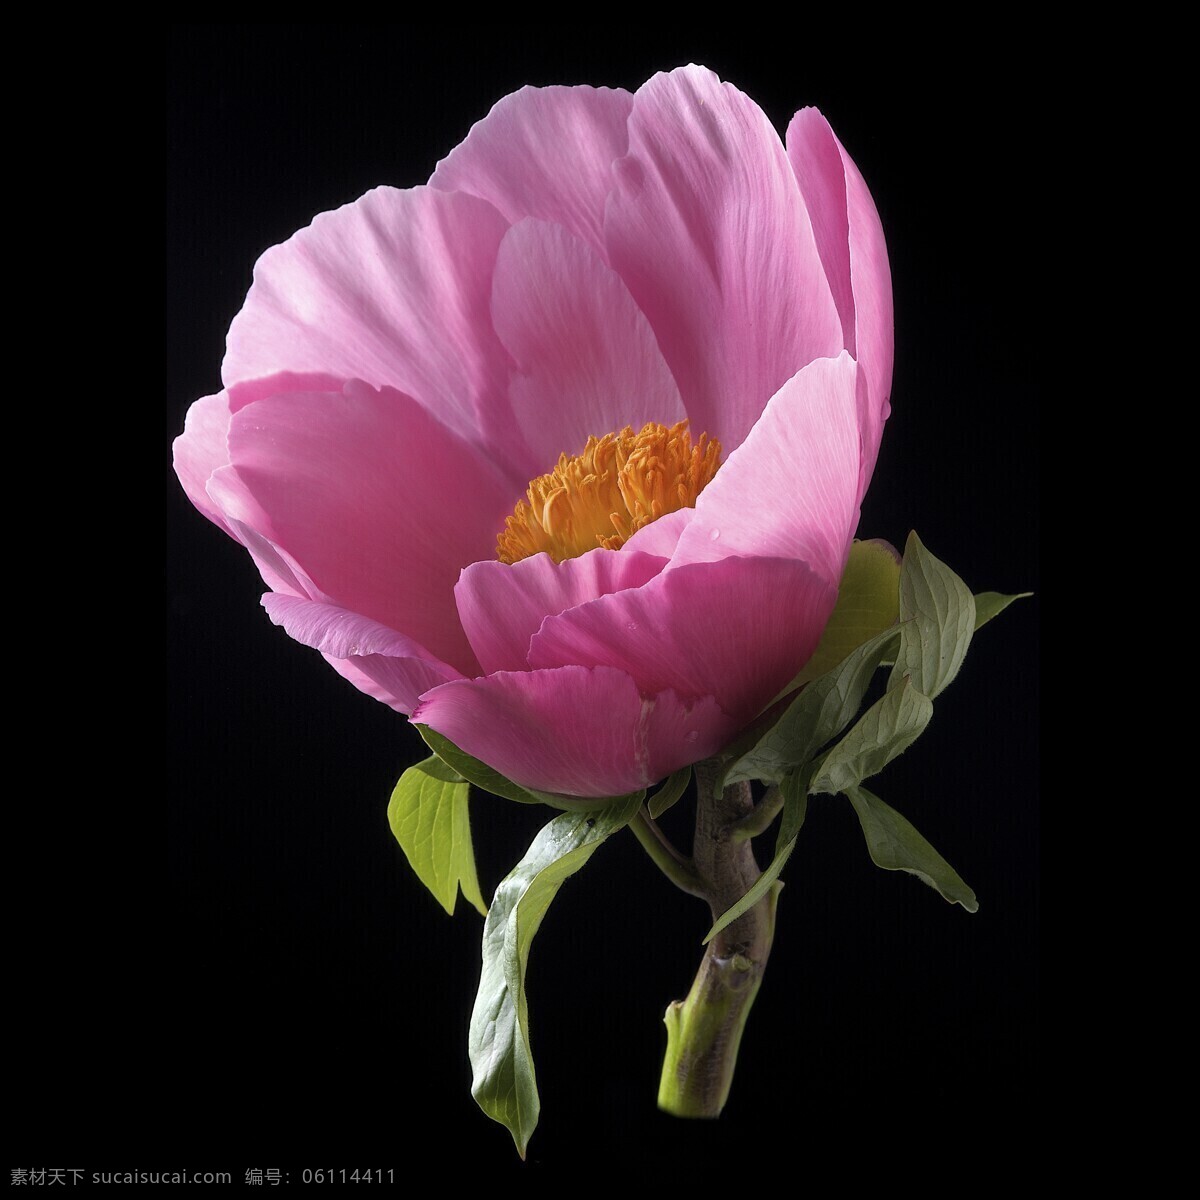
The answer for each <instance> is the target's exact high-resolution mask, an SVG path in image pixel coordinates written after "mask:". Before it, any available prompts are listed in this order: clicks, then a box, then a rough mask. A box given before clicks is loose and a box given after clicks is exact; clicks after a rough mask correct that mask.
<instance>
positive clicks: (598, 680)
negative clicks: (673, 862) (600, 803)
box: [412, 667, 735, 796]
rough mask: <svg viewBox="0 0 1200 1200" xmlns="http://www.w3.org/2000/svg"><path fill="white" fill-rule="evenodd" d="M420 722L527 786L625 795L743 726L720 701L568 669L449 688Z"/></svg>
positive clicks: (435, 694)
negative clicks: (645, 689) (647, 691)
mask: <svg viewBox="0 0 1200 1200" xmlns="http://www.w3.org/2000/svg"><path fill="white" fill-rule="evenodd" d="M412 719H413V721H414V722H417V723H419V724H423V725H429V726H430V727H431V728H433V729H435V730H436V731H437V732H438V733H440V734H442V735H443V736H444V737H448V738H449V739H450V740H451V741H452V742H454V744H455V745H457V746H458V747H459V748H460V749H462V750H465V751H466V752H467V753H468V754H471V755H474V757H476V758H478V759H481V760H482V761H483V762H485V763H487V764H488V765H489V766H490V767H493V768H494V769H495V770H497V771H499V772H500V773H501V774H502V775H505V776H507V777H508V778H509V779H512V780H514V781H515V782H516V783H519V784H521V785H522V786H523V787H531V788H537V789H539V790H541V791H546V792H560V793H562V794H564V795H568V796H619V795H622V794H624V793H626V792H631V791H635V790H637V789H638V788H643V787H648V786H649V785H650V784H652V783H655V782H657V781H658V780H660V779H662V778H664V777H665V776H667V775H669V774H670V773H671V772H672V771H674V770H677V769H678V768H679V767H682V766H685V765H686V764H688V763H691V762H696V761H698V760H699V759H702V758H707V757H709V756H710V755H712V754H714V753H716V751H717V750H719V749H720V748H721V746H723V745H724V744H725V743H726V742H727V741H728V740H729V739H730V738H731V737H732V736H733V734H734V732H735V727H734V725H733V724H732V722H731V721H730V720H729V718H728V716H726V714H725V713H723V712H722V711H721V710H720V708H719V707H718V706H717V704H716V703H715V702H714V701H713V699H712V697H711V696H704V697H701V698H700V699H698V700H690V701H689V700H684V699H681V698H680V697H679V696H677V695H676V694H675V693H674V692H669V691H667V692H661V693H659V694H658V695H649V696H646V695H643V694H642V693H640V692H639V691H638V688H637V686H636V685H635V683H634V681H633V680H632V679H631V678H630V677H629V676H628V675H626V674H624V673H622V672H621V671H613V670H609V669H608V668H605V667H598V668H596V669H595V670H585V669H584V668H582V667H563V668H561V669H559V670H555V671H523V672H500V673H499V674H496V675H490V676H488V677H487V678H486V679H465V680H462V681H461V682H457V683H448V684H445V685H444V686H443V687H439V688H434V690H433V691H431V692H429V693H428V694H427V695H425V696H423V697H422V700H421V705H420V707H419V708H418V709H417V710H416V712H414V713H413V716H412Z"/></svg>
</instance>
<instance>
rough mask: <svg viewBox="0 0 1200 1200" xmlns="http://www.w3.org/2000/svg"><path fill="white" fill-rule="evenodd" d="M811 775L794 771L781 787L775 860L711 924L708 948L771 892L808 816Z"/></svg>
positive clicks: (707, 939) (786, 777) (705, 940)
mask: <svg viewBox="0 0 1200 1200" xmlns="http://www.w3.org/2000/svg"><path fill="white" fill-rule="evenodd" d="M810 778H811V772H805V771H793V772H792V773H791V774H790V775H787V776H785V777H784V779H783V782H782V783H780V785H779V786H780V788H782V790H783V819H782V820H781V821H780V822H779V837H778V838H777V839H776V841H775V857H774V858H773V859H772V860H771V862H770V865H769V866H768V867H767V869H766V870H765V871H764V872H763V873H762V874H761V875H760V876H759V877H758V878H757V879H756V880H755V881H754V883H753V884H751V885H750V888H749V890H748V891H747V892H746V894H745V895H744V896H743V897H742V898H741V899H740V900H739V901H738V902H737V903H736V904H734V905H733V906H732V907H730V908H728V909H726V910H725V911H724V912H723V913H722V914H721V915H720V916H719V917H718V918H717V920H716V921H715V922H714V924H713V927H712V928H711V929H710V930H709V931H708V933H707V935H706V936H705V938H704V945H706V946H707V945H708V943H709V942H711V941H712V939H713V938H714V937H716V936H717V934H718V933H720V932H721V930H722V929H724V928H725V926H726V925H728V924H729V923H730V922H732V921H736V920H737V919H738V917H740V916H741V915H742V913H744V912H747V911H749V910H750V909H751V908H753V907H754V906H755V905H756V904H757V903H758V902H759V901H760V900H761V899H762V898H763V897H764V896H765V895H766V894H767V892H769V891H770V890H771V887H772V886H773V885H774V883H775V880H776V879H778V878H779V872H780V871H782V870H783V868H784V867H785V866H786V865H787V860H788V859H789V858H791V857H792V851H793V850H794V849H795V848H796V838H797V837H798V835H799V833H800V828H801V826H802V825H803V824H804V818H805V817H806V816H807V815H808V784H809V780H810Z"/></svg>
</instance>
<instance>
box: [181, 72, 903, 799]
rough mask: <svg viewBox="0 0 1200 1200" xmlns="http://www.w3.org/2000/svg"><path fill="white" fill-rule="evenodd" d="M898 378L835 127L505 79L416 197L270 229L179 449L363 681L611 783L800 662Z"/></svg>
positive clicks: (281, 611) (731, 103)
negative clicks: (511, 86)
mask: <svg viewBox="0 0 1200 1200" xmlns="http://www.w3.org/2000/svg"><path fill="white" fill-rule="evenodd" d="M891 370H892V301H891V285H890V278H889V272H888V265H887V255H886V250H885V247H884V241H883V233H882V230H881V227H880V223H879V218H878V216H877V214H876V211H875V206H874V204H873V202H872V200H871V197H870V195H869V193H868V191H867V188H866V185H865V184H864V183H863V180H862V177H861V176H860V175H859V173H858V171H857V169H856V168H855V166H854V164H853V163H852V162H851V161H850V159H849V157H848V156H847V155H846V153H845V151H844V150H843V149H842V147H841V144H840V143H839V142H838V140H837V138H836V137H835V136H834V135H833V133H832V131H831V130H830V128H829V125H828V124H827V122H826V121H825V119H824V118H823V117H822V116H821V114H820V113H818V112H817V111H816V110H815V109H803V110H801V111H800V112H799V113H797V114H796V116H795V117H794V118H793V119H792V122H791V124H790V125H789V127H788V131H787V139H786V146H785V145H784V144H781V142H780V140H779V137H778V135H777V134H776V133H775V131H774V130H773V129H772V128H771V126H770V124H769V122H768V121H767V119H766V117H765V116H764V115H763V113H762V112H761V110H760V109H759V108H758V107H757V106H756V105H755V104H754V103H753V102H752V101H751V100H749V99H748V98H747V97H746V96H745V95H743V94H742V93H741V92H739V91H738V90H737V89H735V88H734V87H733V86H731V85H730V84H727V83H722V82H721V81H720V80H718V79H717V78H716V76H714V75H713V74H712V73H711V72H709V71H707V70H705V69H704V68H701V67H696V66H689V67H685V68H682V69H680V70H676V71H672V72H670V73H669V74H660V75H656V76H655V77H654V78H653V79H651V80H650V81H649V82H647V83H646V84H645V85H644V86H643V87H641V88H640V89H639V90H638V91H637V93H636V94H633V95H631V94H629V93H628V92H625V91H621V90H609V89H603V88H591V87H573V88H568V87H549V88H524V89H522V90H521V91H519V92H517V93H514V94H513V95H510V96H507V97H505V98H504V99H503V100H501V101H500V102H499V103H498V104H496V106H495V107H494V108H493V109H492V111H491V112H490V113H489V114H488V116H487V117H486V118H484V120H482V121H480V122H479V123H478V124H477V125H475V127H474V128H473V129H472V130H471V132H470V134H469V135H468V137H467V138H466V140H465V141H464V142H463V143H462V144H461V145H459V146H458V147H456V148H455V149H454V150H453V151H452V152H451V153H450V155H449V156H448V157H447V158H445V159H444V160H443V161H442V162H441V163H439V164H438V166H437V169H436V170H435V172H434V174H433V177H432V178H431V180H430V182H429V185H428V186H426V187H417V188H411V189H408V190H396V189H393V188H384V187H381V188H377V189H375V190H374V191H371V192H369V193H368V194H367V195H365V196H363V197H362V198H361V199H360V200H358V201H357V202H355V203H353V204H350V205H347V206H346V207H344V208H341V209H338V210H337V211H336V212H330V213H324V214H322V215H320V216H318V217H317V218H316V219H315V220H314V221H313V222H312V224H311V225H310V226H308V227H307V228H306V229H302V230H301V231H300V232H299V233H297V234H295V235H294V236H293V237H292V238H291V239H290V240H289V241H287V242H285V243H284V244H283V245H280V246H276V247H274V248H272V249H270V250H268V251H267V252H266V253H265V254H264V255H263V256H262V257H261V258H260V259H259V262H258V264H257V266H256V267H255V271H254V283H253V286H252V287H251V289H250V292H249V294H248V295H247V297H246V303H245V306H244V307H243V308H242V310H241V312H240V313H239V314H238V316H237V317H236V318H235V320H234V322H233V325H232V326H231V328H230V331H229V337H228V343H227V352H226V356H225V361H224V365H223V368H222V379H223V383H224V388H223V390H222V391H220V392H219V393H217V394H216V395H213V396H207V397H204V398H203V399H201V400H198V401H196V403H195V404H194V405H193V406H192V408H191V410H190V411H189V413H188V417H187V424H186V428H185V431H184V433H183V434H182V436H181V437H180V438H179V439H178V440H177V441H176V444H175V465H176V470H177V472H178V474H179V478H180V480H181V482H182V484H183V486H184V488H185V489H186V490H187V493H188V496H189V497H190V498H191V500H192V502H193V503H194V504H195V505H196V507H197V508H198V509H200V511H201V512H202V513H204V514H205V515H206V516H207V517H208V518H209V519H210V520H212V521H213V522H215V523H216V524H218V525H219V526H221V528H223V529H224V530H225V531H226V532H227V533H228V534H230V535H231V536H232V537H234V538H236V539H237V540H238V541H240V542H241V543H242V544H243V545H245V547H246V548H247V550H249V552H250V553H251V554H252V555H253V557H254V560H255V562H256V563H257V565H258V568H259V570H260V572H261V573H262V576H263V579H264V580H265V582H266V584H267V586H268V587H269V589H270V590H269V592H268V593H267V594H266V595H265V596H264V598H263V604H264V606H265V607H266V609H267V612H268V613H269V614H270V617H271V619H272V620H273V621H274V622H275V623H276V624H278V625H281V626H282V627H283V628H284V629H285V630H286V631H287V632H288V633H289V634H290V635H291V636H292V637H293V638H295V639H296V640H298V641H300V642H302V643H304V644H305V645H307V646H312V647H314V648H316V649H317V650H319V651H320V652H321V653H322V654H323V655H324V656H325V658H326V659H327V660H328V661H329V662H330V664H331V665H332V666H333V667H334V668H335V669H336V670H337V671H339V672H340V673H341V674H342V675H343V676H345V677H346V678H347V679H348V680H350V682H352V683H353V684H354V685H355V686H356V687H358V688H360V689H361V690H362V691H365V692H367V693H368V694H369V695H371V696H374V697H375V698H377V699H379V700H382V701H384V702H385V703H387V704H389V705H391V706H392V707H393V708H395V709H396V710H398V711H399V712H402V713H406V714H410V715H411V716H412V718H413V719H414V720H415V721H418V722H421V723H423V724H427V725H429V726H431V727H432V728H433V729H435V730H437V731H438V732H440V733H441V734H443V735H444V736H446V737H448V738H449V739H450V740H451V741H453V742H455V743H456V744H457V745H458V746H460V747H461V748H462V749H463V750H465V751H467V752H468V753H470V754H472V755H474V756H475V757H477V758H479V759H482V760H483V761H484V762H486V763H488V764H490V765H491V766H492V767H494V768H495V769H496V770H498V771H500V772H501V773H503V774H504V775H506V776H508V777H509V778H511V779H513V780H515V781H516V782H518V783H521V784H524V785H526V786H529V787H535V788H539V789H542V790H546V791H553V792H559V793H564V794H567V795H577V796H605V795H615V794H620V793H624V792H627V791H631V790H634V789H637V788H640V787H643V786H646V785H648V784H651V783H654V782H655V781H657V780H659V779H661V778H663V777H664V776H665V775H667V774H668V773H669V772H671V771H672V770H675V769H676V768H678V767H680V766H683V765H686V764H688V763H692V762H695V761H697V760H699V759H702V758H706V757H709V756H711V755H712V754H714V753H715V752H716V751H718V750H719V749H721V748H722V747H723V746H724V745H725V744H726V743H728V742H729V741H730V740H731V739H732V738H733V737H734V736H735V735H736V734H737V733H738V731H739V730H740V729H741V728H742V727H744V726H745V725H746V723H747V722H748V721H750V720H751V719H752V718H753V717H754V716H756V715H757V713H758V712H759V711H761V709H762V708H763V706H764V705H765V704H766V703H768V702H769V701H770V700H771V698H772V697H773V696H774V695H776V693H777V692H778V691H779V689H780V688H781V687H782V686H784V685H785V684H786V683H787V681H788V680H789V679H790V678H792V677H793V676H794V675H795V673H796V672H797V671H798V670H799V668H800V667H801V666H802V665H803V664H804V662H805V661H806V660H807V658H808V657H809V656H810V655H811V653H812V651H813V649H814V648H815V646H816V644H817V641H818V639H819V637H820V634H821V631H822V629H823V628H824V625H825V622H826V620H827V618H828V616H829V613H830V611H831V609H832V607H833V604H834V601H835V599H836V596H837V587H838V581H839V580H840V578H841V574H842V570H843V567H844V565H845V562H846V557H847V554H848V551H849V546H850V542H851V539H852V537H853V534H854V531H855V528H856V526H857V521H858V511H859V505H860V502H861V499H862V496H863V493H864V491H865V489H866V486H867V483H868V481H869V479H870V476H871V472H872V470H873V468H874V464H875V459H876V454H877V451H878V446H879V439H880V434H881V431H882V427H883V423H884V421H885V419H886V417H887V414H888V411H889V405H888V392H889V387H890V381H891ZM685 423H686V424H685Z"/></svg>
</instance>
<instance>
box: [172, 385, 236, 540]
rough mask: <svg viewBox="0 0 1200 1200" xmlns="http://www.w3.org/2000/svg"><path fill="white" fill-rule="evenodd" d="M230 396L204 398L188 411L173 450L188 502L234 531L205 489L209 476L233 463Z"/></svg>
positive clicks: (176, 470) (217, 522)
mask: <svg viewBox="0 0 1200 1200" xmlns="http://www.w3.org/2000/svg"><path fill="white" fill-rule="evenodd" d="M228 436H229V397H228V396H227V395H226V394H225V393H224V392H218V393H217V395H215V396H203V397H201V398H200V399H199V400H197V401H196V402H195V403H194V404H193V405H192V406H191V408H189V409H188V411H187V417H186V418H184V425H183V432H182V433H181V434H180V435H179V436H178V437H177V438H176V439H175V442H174V445H173V447H172V449H173V454H174V460H175V474H176V475H178V476H179V482H180V483H181V484H183V490H184V491H185V492H187V497H188V499H189V500H190V501H191V502H192V503H193V504H194V505H195V506H196V507H197V508H198V509H199V510H200V511H201V512H202V513H203V514H204V515H205V516H206V517H207V518H208V519H209V520H210V521H212V522H213V523H214V524H216V525H219V526H220V527H221V528H222V529H224V530H225V532H226V533H229V532H231V531H230V529H229V526H228V524H227V523H226V521H225V518H224V516H223V514H222V513H221V511H220V510H219V508H218V507H217V506H216V505H215V504H214V503H213V502H212V500H211V499H210V498H209V495H208V492H207V491H206V490H205V489H206V487H207V484H208V480H209V477H210V476H211V475H212V473H213V472H214V471H216V470H219V469H220V468H221V467H223V466H227V465H228V463H229V447H228V445H227V439H228Z"/></svg>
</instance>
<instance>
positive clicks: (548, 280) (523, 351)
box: [492, 220, 685, 477]
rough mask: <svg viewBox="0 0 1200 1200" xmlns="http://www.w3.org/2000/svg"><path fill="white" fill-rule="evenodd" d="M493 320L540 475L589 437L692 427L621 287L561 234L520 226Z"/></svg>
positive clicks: (507, 240)
mask: <svg viewBox="0 0 1200 1200" xmlns="http://www.w3.org/2000/svg"><path fill="white" fill-rule="evenodd" d="M492 320H493V322H494V324H495V327H496V332H497V334H499V336H500V340H501V341H502V342H503V343H504V345H505V347H506V348H507V350H508V352H509V353H510V354H511V355H512V357H513V360H514V361H515V362H516V364H517V374H516V375H515V376H514V377H513V379H512V382H511V384H510V386H509V398H510V400H511V403H512V409H513V414H514V417H515V419H516V422H517V424H518V426H519V427H520V429H521V432H522V433H523V434H524V435H525V439H526V441H527V442H528V444H529V446H530V447H531V449H532V452H533V456H532V460H531V466H530V475H531V477H532V475H534V474H541V473H542V472H544V471H547V470H549V469H550V468H551V467H552V466H553V465H554V463H555V462H557V461H558V456H559V455H560V454H562V453H566V454H577V453H579V451H581V450H582V449H583V447H584V445H585V444H586V443H587V439H588V438H589V437H592V436H595V437H601V436H603V435H604V434H606V433H610V432H615V431H617V430H620V429H622V428H623V427H624V426H626V425H631V426H633V428H634V429H641V428H642V426H643V425H644V424H645V423H646V422H647V421H658V422H660V423H661V424H663V425H673V424H674V423H675V422H676V421H679V420H682V419H683V417H684V415H685V414H684V411H683V403H682V401H681V400H680V399H679V389H678V388H677V387H676V386H675V380H674V379H673V378H672V377H671V372H670V371H668V370H667V364H666V363H665V362H664V361H663V356H662V354H661V353H660V352H659V349H658V344H657V342H655V340H654V333H653V331H652V330H651V328H650V326H649V324H648V323H647V321H646V318H645V317H644V316H643V315H642V313H641V311H640V310H639V309H638V307H637V305H636V304H634V302H633V297H632V296H630V294H629V291H628V289H627V288H626V287H625V285H624V284H623V283H622V282H621V280H620V277H619V276H618V275H617V274H616V273H615V272H613V271H612V270H610V269H609V268H608V267H607V266H605V265H604V263H603V262H602V261H601V260H600V258H599V257H598V256H597V254H596V253H595V251H593V250H592V249H590V248H589V247H588V246H587V245H586V244H585V243H583V242H581V241H579V239H578V238H575V237H572V236H571V234H569V233H567V232H566V230H564V229H562V228H560V227H559V226H557V225H548V224H546V223H545V222H543V221H532V220H529V221H522V222H521V223H520V224H519V225H514V226H513V227H512V228H511V229H510V230H509V231H508V233H507V234H505V237H504V241H503V242H501V243H500V253H499V257H498V258H497V260H496V277H495V281H494V283H493V289H492Z"/></svg>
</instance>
